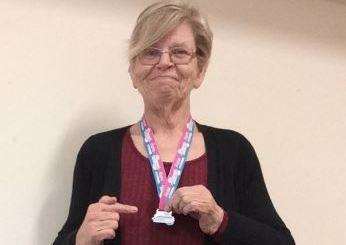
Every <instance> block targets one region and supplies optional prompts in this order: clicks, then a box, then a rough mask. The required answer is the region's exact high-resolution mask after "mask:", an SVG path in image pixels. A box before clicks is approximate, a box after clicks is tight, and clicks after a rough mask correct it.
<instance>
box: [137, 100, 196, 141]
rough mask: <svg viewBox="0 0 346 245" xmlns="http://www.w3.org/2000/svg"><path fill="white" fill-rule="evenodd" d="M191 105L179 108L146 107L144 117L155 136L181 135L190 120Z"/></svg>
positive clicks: (187, 104) (185, 104) (186, 104)
mask: <svg viewBox="0 0 346 245" xmlns="http://www.w3.org/2000/svg"><path fill="white" fill-rule="evenodd" d="M190 115H191V114H190V103H189V102H188V101H187V103H184V104H183V105H182V106H180V107H179V108H173V107H169V106H164V107H160V108H152V107H149V106H145V109H144V117H145V120H146V121H147V123H148V125H149V126H150V127H151V128H152V129H153V131H154V134H155V135H160V136H172V135H177V134H178V135H180V134H181V133H182V132H183V130H184V129H185V127H186V123H187V121H188V119H189V118H190Z"/></svg>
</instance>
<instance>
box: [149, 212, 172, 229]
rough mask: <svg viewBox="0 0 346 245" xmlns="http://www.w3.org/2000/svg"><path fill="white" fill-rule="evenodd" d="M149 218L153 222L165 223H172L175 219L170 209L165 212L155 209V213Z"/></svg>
mask: <svg viewBox="0 0 346 245" xmlns="http://www.w3.org/2000/svg"><path fill="white" fill-rule="evenodd" d="M151 219H152V220H153V222H154V223H163V224H166V225H173V224H174V221H175V219H174V217H173V216H172V211H171V212H166V211H161V210H158V209H156V213H155V215H154V216H153V217H152V218H151Z"/></svg>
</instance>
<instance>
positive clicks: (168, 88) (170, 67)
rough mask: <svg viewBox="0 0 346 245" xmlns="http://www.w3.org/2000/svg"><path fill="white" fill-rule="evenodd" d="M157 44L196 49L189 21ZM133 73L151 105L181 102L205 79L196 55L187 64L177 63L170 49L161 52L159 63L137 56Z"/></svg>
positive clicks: (137, 84)
mask: <svg viewBox="0 0 346 245" xmlns="http://www.w3.org/2000/svg"><path fill="white" fill-rule="evenodd" d="M153 47H155V48H158V49H162V50H165V51H167V50H169V49H171V48H176V47H181V48H184V49H185V50H189V51H195V50H196V45H195V39H194V36H193V33H192V29H191V27H190V25H189V24H188V23H186V22H183V23H182V24H180V25H179V26H177V27H176V28H175V29H173V30H172V31H171V32H169V33H168V34H167V35H166V36H165V37H164V38H162V39H161V40H160V41H158V42H157V43H155V44H154V45H153ZM129 72H130V75H131V78H132V82H133V86H134V87H135V88H136V89H138V91H139V92H140V93H141V95H142V96H143V100H144V103H145V104H146V105H147V106H148V105H151V106H163V105H165V104H176V103H179V102H180V103H181V102H182V101H184V99H186V98H187V97H188V96H189V94H190V92H191V90H192V89H193V88H198V87H199V86H200V85H201V83H202V81H203V78H204V71H202V72H200V71H199V69H198V65H197V58H196V57H195V56H193V58H192V59H191V61H190V62H189V63H187V64H183V65H176V64H174V63H173V62H172V60H171V59H170V56H169V53H168V52H165V53H162V54H161V58H160V61H159V63H157V64H156V65H143V64H142V63H141V62H140V61H139V59H138V58H137V59H136V60H135V61H134V63H133V64H131V65H130V68H129Z"/></svg>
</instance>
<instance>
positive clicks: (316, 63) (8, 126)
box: [0, 0, 346, 245]
mask: <svg viewBox="0 0 346 245" xmlns="http://www.w3.org/2000/svg"><path fill="white" fill-rule="evenodd" d="M152 2H153V1H139V0H135V1H120V0H93V1H92V0H69V1H67V0H60V1H58V0H2V1H0V64H1V65H0V79H1V83H0V108H1V120H0V129H1V136H0V163H1V174H0V191H1V197H0V213H1V222H0V243H1V244H29V245H30V244H33V245H46V244H50V243H52V241H53V239H54V238H55V236H56V234H57V232H58V231H59V230H60V228H61V226H62V225H63V223H64V222H65V220H66V217H67V212H68V207H69V201H70V195H71V188H72V185H71V183H72V173H73V168H74V164H75V158H76V154H77V152H78V150H79V148H80V146H81V144H82V143H83V142H84V140H85V139H86V138H87V137H89V136H90V135H91V134H94V133H97V132H101V131H105V130H110V129H113V128H117V127H120V126H124V125H127V124H131V123H134V122H136V121H137V120H139V118H140V116H141V114H142V101H141V98H140V96H139V94H138V93H137V92H136V90H134V89H133V88H132V86H131V82H130V80H129V76H128V73H127V68H128V64H127V58H126V49H127V41H128V38H129V35H130V33H131V30H132V28H133V26H134V23H135V19H136V17H137V15H138V14H139V13H140V11H141V10H143V8H144V7H145V6H147V5H148V4H150V3H152ZM198 3H199V5H200V6H201V10H202V11H203V12H205V13H206V14H207V15H208V16H209V20H210V24H211V27H212V29H213V31H214V35H215V41H214V49H213V55H212V58H211V59H212V60H211V64H210V67H209V70H208V73H207V76H206V79H205V81H204V84H203V86H202V87H201V88H200V89H199V90H197V91H194V93H193V96H192V112H193V116H194V117H195V118H196V119H197V120H198V121H199V122H201V123H205V124H210V125H213V126H217V127H223V128H230V129H234V130H237V131H239V132H241V133H243V134H244V135H245V136H246V137H247V138H248V139H249V140H250V141H251V142H252V144H253V145H254V147H255V149H256V151H257V153H258V157H259V159H260V161H261V166H262V170H263V173H264V176H265V180H266V184H267V187H268V190H269V192H270V195H271V198H272V200H273V203H274V205H275V207H276V209H277V211H278V213H279V214H280V216H281V217H282V219H283V220H284V221H285V223H286V224H287V226H288V227H289V228H290V229H291V231H292V234H293V236H294V238H295V240H296V242H297V244H300V245H311V244H328V245H329V244H346V232H345V227H346V222H345V217H346V211H345V201H346V198H345V193H346V187H345V184H346V183H345V182H346V181H345V179H346V164H345V163H346V150H345V146H346V140H345V139H346V133H345V131H346V125H345V122H346V109H345V103H346V2H345V1H342V0H339V1H337V0H335V1H333V0H329V1H328V0H299V1H298V0H296V1H293V0H291V1H288V0H266V1H260V0H253V1H251V0H223V1H198Z"/></svg>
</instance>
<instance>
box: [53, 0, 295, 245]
mask: <svg viewBox="0 0 346 245" xmlns="http://www.w3.org/2000/svg"><path fill="white" fill-rule="evenodd" d="M211 47H212V33H211V31H210V29H209V27H208V24H207V21H206V20H205V19H204V18H202V17H201V15H200V13H199V12H198V10H197V9H196V8H194V7H191V6H189V5H187V4H185V3H182V2H176V1H175V2H173V1H169V2H159V3H156V4H153V5H151V6H149V7H148V8H147V9H145V10H144V11H143V12H142V13H141V14H140V16H139V18H138V20H137V23H136V27H135V29H134V31H133V34H132V36H131V41H130V47H129V58H130V64H129V73H130V76H131V79H132V82H133V86H134V87H135V88H136V89H137V90H138V91H139V93H140V94H141V95H142V97H143V101H144V113H143V117H142V118H141V120H140V121H139V122H138V123H135V124H133V125H131V126H128V127H125V128H120V129H115V130H112V131H108V132H103V133H99V134H96V135H93V136H91V137H90V138H89V139H88V140H87V141H86V142H85V143H84V144H83V146H82V148H81V150H80V152H79V153H78V157H77V162H76V166H75V171H74V178H73V191H72V198H71V205H70V210H69V215H68V218H67V221H66V223H65V224H64V226H63V228H62V229H61V231H60V232H59V234H58V237H57V238H56V239H55V242H54V244H55V245H58V244H78V245H84V244H85V245H86V244H90V245H91V244H95V245H96V244H190V245H192V244H232V245H236V244H239V245H240V244H252V245H254V244H260V245H264V244H265V245H270V244H273V245H274V244H275V245H277V244H281V245H284V244H285V245H286V244H294V240H293V238H292V236H291V234H290V231H289V230H288V229H287V228H286V226H285V224H284V223H283V222H282V220H281V219H280V217H279V216H278V214H277V213H276V211H275V209H274V207H273V204H272V202H271V200H270V197H269V195H268V192H267V190H266V186H265V183H264V180H263V176H262V172H261V169H260V164H259V162H258V159H257V156H256V153H255V151H254V149H253V148H252V146H251V145H250V143H249V142H248V141H247V140H246V139H245V138H244V136H242V135H241V134H239V133H237V132H235V131H232V130H225V129H217V128H212V127H209V126H205V125H201V124H199V123H197V122H195V121H194V120H193V119H192V118H191V112H190V94H191V91H192V90H193V89H197V88H198V87H199V86H200V85H201V83H202V81H203V79H204V75H205V72H206V69H207V66H208V61H209V57H210V53H211Z"/></svg>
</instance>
